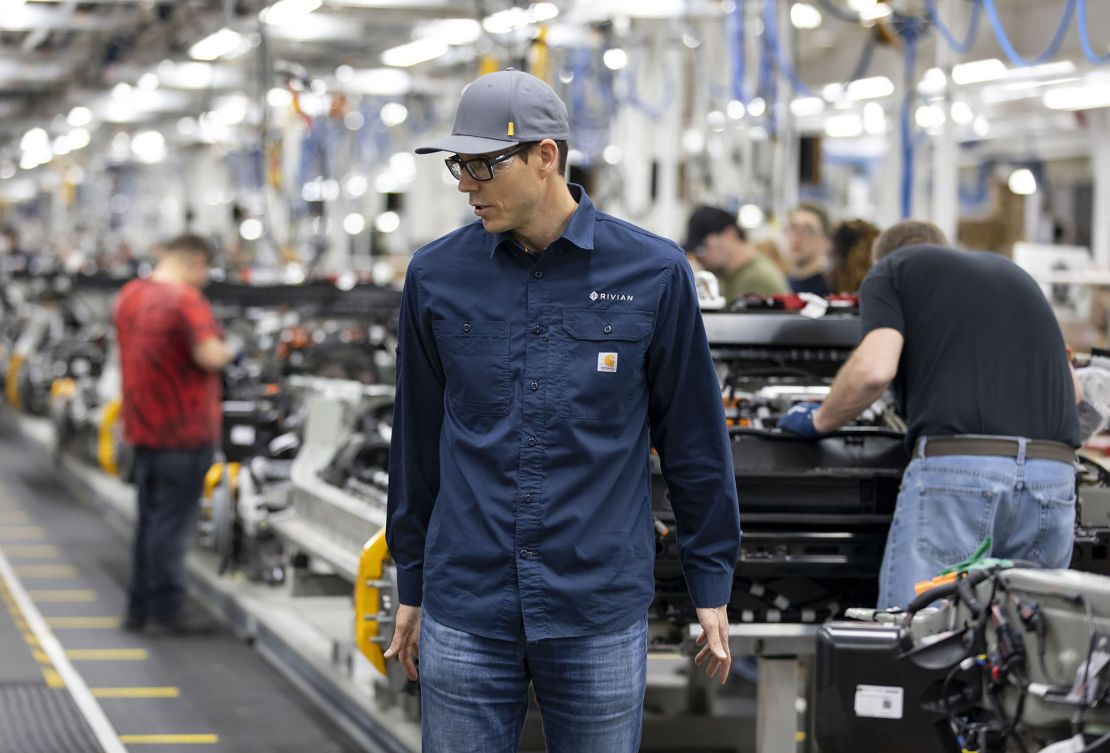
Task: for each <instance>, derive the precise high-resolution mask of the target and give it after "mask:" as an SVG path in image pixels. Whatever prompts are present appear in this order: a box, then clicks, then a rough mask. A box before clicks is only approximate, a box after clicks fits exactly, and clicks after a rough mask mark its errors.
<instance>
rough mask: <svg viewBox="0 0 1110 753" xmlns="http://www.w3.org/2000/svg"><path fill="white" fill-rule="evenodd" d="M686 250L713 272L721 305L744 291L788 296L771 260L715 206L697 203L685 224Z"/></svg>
mask: <svg viewBox="0 0 1110 753" xmlns="http://www.w3.org/2000/svg"><path fill="white" fill-rule="evenodd" d="M684 247H685V249H686V250H687V251H688V252H691V253H693V254H694V256H695V257H697V260H698V262H700V263H701V265H702V266H703V267H705V268H706V269H707V270H709V271H710V272H712V273H713V274H715V275H717V280H718V281H719V282H720V286H721V296H723V297H724V299H725V305H727V306H731V305H732V303H733V301H736V300H738V299H740V298H743V297H744V296H745V295H748V294H755V295H762V296H772V295H789V293H790V283H788V282H787V281H786V275H784V274H783V273H782V270H780V269H779V268H778V267H776V266H775V264H774V262H772V261H771V260H770V259H768V258H767V257H766V256H764V255H763V254H761V253H759V251H758V250H757V249H756V247H755V245H754V244H752V243H751V242H750V241H748V236H747V233H745V232H744V229H743V228H741V227H740V226H739V225H738V224H736V218H735V216H734V215H732V214H731V213H729V212H726V211H725V210H723V209H720V208H718V207H710V206H700V207H698V208H697V209H695V210H694V211H693V213H692V214H691V215H690V220H689V222H688V223H687V226H686V242H685V244H684Z"/></svg>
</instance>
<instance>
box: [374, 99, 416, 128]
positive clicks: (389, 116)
mask: <svg viewBox="0 0 1110 753" xmlns="http://www.w3.org/2000/svg"><path fill="white" fill-rule="evenodd" d="M378 117H380V118H381V119H382V122H383V123H385V125H386V126H387V127H389V128H393V127H394V126H399V125H401V124H402V123H404V122H405V121H406V120H408V117H409V108H407V107H405V106H404V105H403V104H401V103H400V102H386V103H385V104H384V105H382V109H381V111H380V112H379V113H378Z"/></svg>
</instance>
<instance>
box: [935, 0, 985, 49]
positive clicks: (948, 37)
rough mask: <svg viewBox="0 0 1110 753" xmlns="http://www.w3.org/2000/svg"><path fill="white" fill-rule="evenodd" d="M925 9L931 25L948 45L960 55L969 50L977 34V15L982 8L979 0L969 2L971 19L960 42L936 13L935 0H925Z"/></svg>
mask: <svg viewBox="0 0 1110 753" xmlns="http://www.w3.org/2000/svg"><path fill="white" fill-rule="evenodd" d="M925 10H926V11H927V12H928V14H929V20H930V21H932V22H933V26H935V27H936V28H937V31H938V32H940V35H941V36H942V37H944V40H945V41H946V42H948V46H949V47H951V48H952V49H953V50H955V51H956V52H958V53H960V54H961V55H966V54H967V53H969V52H971V48H972V47H973V46H974V45H975V37H977V36H978V35H979V16H980V15H981V13H980V12H981V11H982V10H983V6H982V4H981V3H980V2H979V0H972V2H971V21H969V22H968V27H967V36H966V37H964V40H963V41H962V42H961V41H959V40H957V39H956V37H955V36H953V35H952V32H951V31H950V30H949V29H948V27H947V26H945V25H944V23H943V22H942V21H941V20H940V14H939V13H937V4H936V0H925Z"/></svg>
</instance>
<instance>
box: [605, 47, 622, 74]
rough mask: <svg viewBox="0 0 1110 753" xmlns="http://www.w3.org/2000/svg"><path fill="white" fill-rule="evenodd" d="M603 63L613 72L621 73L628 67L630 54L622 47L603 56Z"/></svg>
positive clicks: (613, 49)
mask: <svg viewBox="0 0 1110 753" xmlns="http://www.w3.org/2000/svg"><path fill="white" fill-rule="evenodd" d="M601 62H603V63H605V67H606V68H608V69H609V70H611V71H619V70H621V69H623V68H624V67H625V66H627V65H628V53H627V52H625V51H624V50H622V49H621V48H620V47H614V48H612V49H609V50H606V51H605V52H604V54H602V56H601Z"/></svg>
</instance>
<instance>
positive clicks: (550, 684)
mask: <svg viewBox="0 0 1110 753" xmlns="http://www.w3.org/2000/svg"><path fill="white" fill-rule="evenodd" d="M529 681H531V683H532V686H533V688H534V689H535V691H536V700H537V701H539V705H540V713H541V716H542V719H543V733H544V738H545V740H546V742H547V751H548V753H635V751H638V750H639V749H640V732H641V726H642V721H643V704H644V688H645V686H646V683H647V619H646V617H645V618H644V619H643V620H641V621H638V622H636V623H635V624H633V625H632V626H631V627H628V628H625V629H623V630H618V631H616V632H613V633H606V634H603V635H590V636H585V637H582V638H554V639H550V640H542V641H533V642H531V643H529V642H527V641H526V640H524V638H523V637H522V638H521V639H520V640H519V641H499V640H493V639H489V638H481V637H479V636H476V635H472V634H470V633H464V632H461V631H459V630H455V629H454V628H450V627H447V626H446V625H442V624H440V623H437V622H435V621H434V620H433V619H432V618H431V617H429V616H428V614H427V613H426V612H425V613H424V615H423V619H422V620H421V628H420V700H421V714H422V719H421V727H422V731H423V748H422V750H423V751H424V753H516V750H517V743H518V739H519V737H520V732H521V728H522V727H523V725H524V715H525V712H526V711H527V708H528V683H529Z"/></svg>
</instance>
